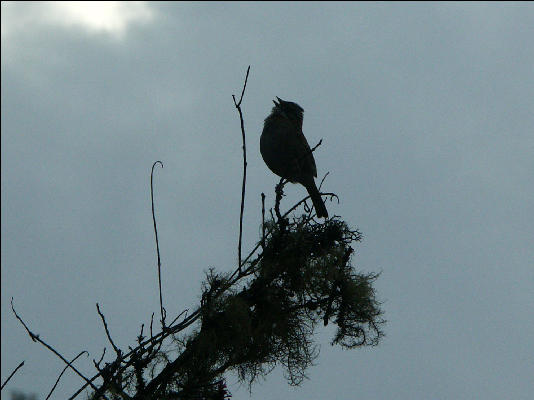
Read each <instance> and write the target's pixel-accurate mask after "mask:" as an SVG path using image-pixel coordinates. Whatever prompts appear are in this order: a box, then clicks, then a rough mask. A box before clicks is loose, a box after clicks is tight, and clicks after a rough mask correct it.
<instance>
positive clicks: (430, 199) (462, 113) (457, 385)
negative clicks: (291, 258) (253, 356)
mask: <svg viewBox="0 0 534 400" xmlns="http://www.w3.org/2000/svg"><path fill="white" fill-rule="evenodd" d="M1 64H2V89H1V90H2V108H1V111H2V117H1V120H2V122H1V124H2V125H1V128H2V135H1V144H2V149H1V155H2V160H1V167H2V171H1V176H2V183H1V190H2V194H1V199H2V206H1V217H2V228H1V233H2V239H1V244H2V251H1V262H2V273H1V277H2V280H1V287H2V294H1V299H2V306H1V307H2V308H1V310H2V326H1V334H2V336H1V342H2V355H1V366H2V374H1V375H2V376H1V379H2V382H3V381H4V380H5V379H6V377H7V375H8V374H9V372H11V371H12V370H13V368H15V367H16V366H17V365H18V363H19V362H20V361H22V360H26V364H25V366H24V367H23V369H22V370H20V371H19V372H18V373H17V375H16V376H15V377H14V378H13V380H12V381H11V382H10V383H9V384H8V387H7V388H6V389H4V390H5V391H7V392H8V393H9V391H11V390H17V389H18V390H23V391H25V392H34V393H38V394H39V398H40V399H44V397H45V396H46V393H48V391H49V390H50V388H51V387H52V385H53V383H54V382H55V379H56V378H57V375H58V374H59V372H60V371H61V369H62V368H63V365H62V363H61V362H60V361H59V360H57V359H56V358H55V357H54V356H53V355H52V354H51V353H50V352H48V351H47V350H46V349H44V348H43V347H42V346H39V345H37V344H35V343H33V342H32V341H31V340H30V338H29V337H28V336H27V335H26V334H25V332H24V330H23V328H22V327H21V326H20V324H18V322H17V321H16V320H15V318H14V316H13V315H12V313H11V311H10V304H9V300H10V298H11V297H14V300H15V306H16V308H17V311H18V312H19V313H20V314H21V315H22V316H23V317H24V318H25V320H26V322H27V323H28V324H29V326H30V328H31V329H33V330H34V331H35V332H37V333H40V334H41V337H42V338H43V339H45V340H46V341H47V342H49V343H50V344H51V345H53V346H54V347H56V348H57V349H58V350H59V351H61V352H62V354H64V355H65V356H66V357H68V358H71V357H73V356H74V355H76V354H78V352H80V351H81V350H87V351H89V352H90V354H91V356H90V358H85V357H82V358H81V359H80V360H79V361H78V364H77V365H78V367H79V368H80V369H81V370H82V371H84V372H86V373H87V374H88V375H90V374H92V372H93V367H92V362H91V360H92V358H98V357H99V356H100V354H101V351H102V349H103V347H109V345H108V343H107V341H106V337H105V333H104V330H103V328H102V326H101V324H100V321H99V318H98V315H97V313H96V308H95V303H96V302H99V304H100V305H101V307H102V310H103V311H104V312H105V314H106V316H107V320H108V324H109V327H110V330H111V332H112V335H113V337H114V339H115V341H116V342H117V343H118V344H119V345H120V346H122V347H126V346H127V345H130V344H132V343H133V341H134V340H135V337H136V335H137V334H138V332H139V326H140V324H141V323H147V322H148V321H149V318H150V315H151V313H152V312H153V311H157V310H158V309H159V306H158V294H157V275H156V255H155V244H154V240H153V230H152V219H151V213H150V191H149V184H150V167H151V165H152V163H153V162H154V161H156V160H161V161H162V162H163V163H164V168H163V169H161V168H159V169H157V170H156V175H155V190H156V195H155V197H156V213H157V217H158V221H159V237H160V248H161V254H162V263H163V279H164V282H163V289H164V292H163V297H164V301H165V305H166V308H167V310H168V313H169V314H171V315H176V314H178V313H179V312H180V311H182V310H183V309H184V308H189V309H193V308H194V307H195V305H196V304H198V301H199V296H200V283H201V280H202V278H203V275H204V272H205V271H206V270H207V269H208V268H209V267H215V268H216V269H217V270H219V271H230V270H233V268H234V266H235V261H236V258H237V240H238V227H239V208H240V204H239V201H240V195H241V192H240V190H241V179H242V158H241V133H240V130H239V118H238V115H237V113H236V111H235V109H234V106H233V102H232V98H231V95H232V94H240V93H241V88H242V83H243V79H244V75H245V72H246V68H247V66H248V65H251V72H250V77H249V83H248V86H247V91H246V94H245V99H244V102H243V112H244V118H245V128H246V132H247V150H248V166H249V168H248V171H247V173H248V187H247V197H246V205H245V220H244V225H245V231H244V251H245V250H246V249H250V248H251V247H252V246H253V245H254V244H255V242H256V240H257V239H258V234H259V226H260V221H261V201H260V194H261V192H265V193H266V195H267V204H268V205H269V206H272V204H273V197H274V196H273V187H274V185H275V183H276V182H277V181H278V179H277V177H276V176H274V175H273V174H272V173H271V172H270V171H269V170H268V169H267V167H266V166H265V165H264V163H263V160H262V159H261V156H260V154H259V136H260V133H261V129H262V126H263V119H264V118H265V117H266V116H267V115H268V113H269V112H270V109H271V107H272V99H273V98H274V97H275V96H279V97H281V98H282V99H286V100H292V101H296V102H297V103H299V104H300V105H301V106H302V107H303V108H304V110H305V114H304V133H305V135H306V136H307V138H308V141H309V142H310V144H311V145H314V144H316V143H317V142H318V141H319V140H320V139H321V138H322V139H323V144H322V146H321V147H319V149H318V150H317V151H316V153H315V159H316V162H317V167H318V174H319V177H320V178H322V176H324V174H325V173H327V172H329V175H328V177H327V179H326V182H325V184H324V186H323V188H324V190H326V191H332V192H336V193H337V194H338V195H339V197H340V203H339V204H336V203H327V207H328V209H329V212H330V214H337V215H339V216H341V218H342V219H344V220H345V221H347V222H348V223H349V224H350V225H351V226H353V227H357V228H359V229H360V230H361V231H362V232H363V234H364V241H363V243H361V244H360V245H358V246H357V247H356V250H357V252H356V254H355V256H354V264H355V265H356V266H357V267H358V269H359V270H361V271H363V272H379V271H382V275H381V276H380V278H379V279H378V281H377V282H376V288H377V295H378V298H379V299H380V300H382V301H383V302H384V306H383V308H384V311H385V318H386V319H387V320H388V323H387V325H386V326H385V327H384V330H385V332H386V335H387V336H386V337H385V338H384V340H383V341H382V343H381V344H380V345H379V346H378V347H375V348H366V349H359V350H353V351H342V350H341V349H339V348H338V347H332V346H330V345H329V340H330V339H331V338H332V334H333V328H332V327H328V328H327V329H324V330H319V332H318V334H317V336H316V338H317V340H318V343H319V344H320V345H321V354H320V356H319V358H318V359H317V360H316V363H317V365H316V366H314V367H312V368H310V369H309V371H308V375H309V378H310V379H309V380H307V381H305V382H304V383H303V384H302V386H301V387H298V388H292V387H290V386H289V385H288V384H287V382H286V381H285V380H284V378H283V374H282V371H281V370H280V369H277V370H275V371H274V372H273V373H272V374H271V375H269V376H268V377H267V379H266V380H265V381H264V382H260V383H259V384H257V385H255V386H253V388H252V398H254V399H264V400H270V399H272V400H275V399H282V398H283V399H290V400H291V399H295V400H296V399H312V400H315V399H317V400H318V399H350V398H358V399H362V400H363V399H369V400H374V399H499V400H500V399H525V400H526V399H531V398H532V397H531V396H532V393H533V392H534V379H533V378H532V377H533V376H534V246H533V244H534V228H533V223H534V201H533V198H534V5H533V4H532V3H519V4H510V3H506V4H505V3H488V4H486V3H472V4H470V3H417V4H415V3H401V4H399V3H395V4H393V3H310V4H302V3H195V4H187V3H153V2H150V3H142V2H141V3H138V4H132V3H130V4H120V5H116V4H112V3H109V4H98V5H92V6H90V7H89V8H87V7H86V6H85V5H81V4H77V5H68V4H64V3H62V4H47V3H20V2H17V3H11V2H2V61H1ZM286 193H287V197H286V198H285V199H284V204H283V205H284V206H285V207H288V206H290V205H291V204H292V203H293V202H294V201H296V200H298V199H300V198H301V197H303V196H304V195H305V191H304V189H303V188H302V187H300V186H298V185H291V186H287V187H286ZM236 381H237V380H236V378H235V376H232V375H231V376H229V382H228V383H229V388H230V390H231V391H232V393H233V395H234V399H238V400H241V399H249V398H251V396H250V395H249V393H248V390H247V387H246V385H245V386H239V385H238V384H237V383H236ZM81 384H82V382H81V381H80V379H78V378H77V377H75V376H73V375H72V374H70V373H69V374H68V376H66V377H65V378H64V379H63V380H62V383H61V384H60V387H59V389H57V391H56V396H55V398H57V399H64V398H66V397H67V396H70V395H71V394H72V393H74V391H75V390H76V389H77V388H78V387H79V386H80V385H81Z"/></svg>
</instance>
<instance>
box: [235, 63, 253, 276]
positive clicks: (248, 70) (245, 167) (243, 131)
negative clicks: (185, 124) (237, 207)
mask: <svg viewBox="0 0 534 400" xmlns="http://www.w3.org/2000/svg"><path fill="white" fill-rule="evenodd" d="M249 72H250V65H249V66H248V68H247V75H246V77H245V83H244V85H243V90H242V91H241V98H240V99H239V102H237V103H236V100H235V95H232V98H233V99H234V105H235V107H236V108H237V111H238V113H239V120H240V122H241V137H242V139H243V184H242V186H241V212H240V214H239V243H238V245H237V258H238V266H239V270H240V271H241V241H242V237H243V210H244V208H245V184H246V181H247V147H246V144H245V123H244V122H243V113H242V111H241V102H242V101H243V95H244V94H245V89H246V87H247V81H248V74H249Z"/></svg>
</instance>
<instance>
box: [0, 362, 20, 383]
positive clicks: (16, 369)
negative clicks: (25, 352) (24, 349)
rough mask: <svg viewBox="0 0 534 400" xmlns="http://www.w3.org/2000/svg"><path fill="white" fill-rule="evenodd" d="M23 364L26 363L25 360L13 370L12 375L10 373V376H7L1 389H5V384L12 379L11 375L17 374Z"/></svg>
mask: <svg viewBox="0 0 534 400" xmlns="http://www.w3.org/2000/svg"><path fill="white" fill-rule="evenodd" d="M23 365H24V361H23V362H21V363H20V364H19V366H18V367H17V368H15V369H14V370H13V372H12V373H11V375H9V376H8V377H7V379H6V381H5V382H4V383H2V387H1V388H0V390H1V389H3V388H4V386H6V385H7V383H8V382H9V380H10V379H11V377H12V376H13V375H15V373H16V372H17V371H18V370H19V368H21V367H22V366H23Z"/></svg>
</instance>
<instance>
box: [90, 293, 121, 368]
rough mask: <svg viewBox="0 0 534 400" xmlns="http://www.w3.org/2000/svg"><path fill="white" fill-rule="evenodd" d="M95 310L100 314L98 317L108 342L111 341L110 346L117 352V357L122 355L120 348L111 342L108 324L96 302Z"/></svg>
mask: <svg viewBox="0 0 534 400" xmlns="http://www.w3.org/2000/svg"><path fill="white" fill-rule="evenodd" d="M96 310H97V311H98V315H100V318H101V319H102V323H103V324H104V329H105V330H106V336H107V337H108V340H109V343H111V346H112V347H113V350H115V353H117V357H118V358H121V357H122V352H121V350H120V349H119V348H118V347H117V346H115V343H113V339H111V335H110V334H109V329H108V324H107V322H106V318H105V317H104V314H102V313H101V312H100V306H99V305H98V303H96Z"/></svg>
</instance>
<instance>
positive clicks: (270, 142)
mask: <svg viewBox="0 0 534 400" xmlns="http://www.w3.org/2000/svg"><path fill="white" fill-rule="evenodd" d="M276 99H277V100H278V102H277V101H276V100H273V103H274V107H273V109H272V110H271V114H269V116H268V117H267V118H265V122H264V125H263V131H262V133H261V137H260V153H261V156H262V158H263V161H265V164H267V167H269V169H270V170H271V171H272V172H274V173H275V174H276V175H278V176H279V177H281V178H284V179H287V180H288V181H289V182H292V183H300V184H301V185H302V186H304V187H305V188H306V190H307V191H308V194H309V195H310V197H311V200H312V202H313V206H314V207H315V212H316V213H317V217H319V218H328V211H327V210H326V206H325V205H324V202H323V199H322V198H321V194H320V193H319V190H318V189H317V186H316V184H315V179H314V178H316V177H317V167H316V165H315V159H314V158H313V153H312V151H311V149H310V145H309V144H308V141H307V140H306V138H305V137H304V133H302V121H303V118H304V109H303V108H302V107H301V106H299V105H298V104H297V103H294V102H292V101H285V100H282V99H281V98H279V97H278V96H277V97H276Z"/></svg>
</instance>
